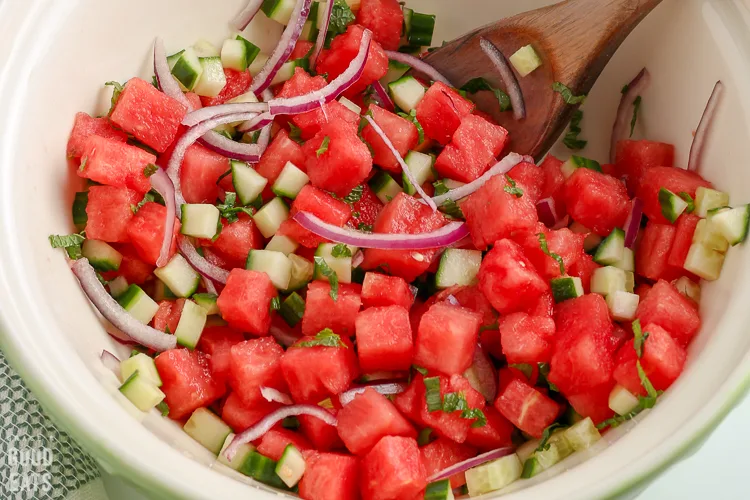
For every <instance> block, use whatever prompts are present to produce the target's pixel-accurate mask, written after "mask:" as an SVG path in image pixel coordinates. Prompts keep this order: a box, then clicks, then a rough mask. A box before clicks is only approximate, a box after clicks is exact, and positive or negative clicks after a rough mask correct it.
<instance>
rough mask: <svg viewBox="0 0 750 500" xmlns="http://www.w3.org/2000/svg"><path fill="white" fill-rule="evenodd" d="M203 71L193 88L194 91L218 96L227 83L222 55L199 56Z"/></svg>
mask: <svg viewBox="0 0 750 500" xmlns="http://www.w3.org/2000/svg"><path fill="white" fill-rule="evenodd" d="M198 60H199V61H200V64H201V68H203V72H202V73H201V75H200V78H198V82H197V83H196V84H195V87H194V88H193V92H195V93H196V94H198V95H200V96H204V97H216V96H217V95H219V92H221V90H222V89H223V88H224V86H225V85H226V84H227V78H226V76H225V75H224V66H222V65H221V58H220V57H199V58H198Z"/></svg>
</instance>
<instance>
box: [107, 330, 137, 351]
mask: <svg viewBox="0 0 750 500" xmlns="http://www.w3.org/2000/svg"><path fill="white" fill-rule="evenodd" d="M107 335H109V336H110V337H112V340H114V341H115V342H117V343H118V344H121V345H124V346H125V347H134V346H136V345H138V344H136V343H135V342H133V341H132V339H131V338H130V337H128V336H126V335H124V334H123V333H122V332H121V331H119V330H115V331H113V332H111V331H109V330H107Z"/></svg>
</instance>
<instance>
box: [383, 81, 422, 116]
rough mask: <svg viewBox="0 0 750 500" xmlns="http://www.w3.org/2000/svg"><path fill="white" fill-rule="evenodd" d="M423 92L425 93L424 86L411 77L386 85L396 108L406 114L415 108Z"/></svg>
mask: <svg viewBox="0 0 750 500" xmlns="http://www.w3.org/2000/svg"><path fill="white" fill-rule="evenodd" d="M425 92H427V91H426V89H425V88H424V85H422V84H421V83H419V81H418V80H417V79H416V78H414V77H413V76H411V75H406V76H402V77H401V78H399V79H398V80H396V81H395V82H391V83H389V84H388V93H389V94H390V95H391V99H393V102H394V103H395V104H396V106H398V107H399V108H401V109H402V110H404V111H406V112H407V113H409V112H411V110H412V109H416V108H417V105H418V104H419V102H420V101H421V100H422V98H423V97H424V95H425Z"/></svg>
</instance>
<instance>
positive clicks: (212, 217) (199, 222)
mask: <svg viewBox="0 0 750 500" xmlns="http://www.w3.org/2000/svg"><path fill="white" fill-rule="evenodd" d="M220 217H221V213H220V212H219V209H218V208H216V207H215V206H213V205H209V204H208V203H199V204H188V203H185V204H183V205H182V226H180V233H182V234H184V235H185V236H192V237H193V238H204V239H211V238H213V237H214V236H216V229H217V227H218V225H219V218H220Z"/></svg>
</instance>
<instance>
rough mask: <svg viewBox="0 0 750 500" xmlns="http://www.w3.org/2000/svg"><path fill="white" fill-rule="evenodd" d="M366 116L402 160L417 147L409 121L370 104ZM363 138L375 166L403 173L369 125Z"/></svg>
mask: <svg viewBox="0 0 750 500" xmlns="http://www.w3.org/2000/svg"><path fill="white" fill-rule="evenodd" d="M399 10H400V9H399ZM366 114H369V115H370V116H371V117H372V119H373V120H374V121H375V123H377V124H378V126H379V127H380V128H381V129H382V130H383V132H385V135H386V136H387V137H388V139H389V140H390V141H391V144H393V147H394V148H396V151H398V154H399V155H401V157H402V158H403V157H404V156H406V153H408V152H409V150H410V149H414V148H415V147H416V146H417V143H418V142H419V132H418V131H417V127H416V126H415V125H414V124H413V123H412V122H410V121H409V120H407V119H405V118H401V117H400V116H398V115H397V114H395V113H391V112H390V111H386V110H385V109H383V108H381V107H380V106H376V105H375V104H370V106H369V107H368V108H367V113H366ZM362 138H363V139H364V140H365V141H366V142H367V144H369V145H370V147H371V148H372V151H373V153H374V157H373V163H375V165H377V166H379V167H380V168H382V169H383V170H388V171H389V172H394V173H397V174H400V173H401V171H402V168H401V164H400V163H399V162H398V160H397V159H396V157H395V156H393V153H392V152H391V150H390V148H388V146H386V144H385V142H383V139H382V138H381V137H380V135H378V133H377V132H375V130H374V129H373V128H372V125H370V124H369V123H368V124H367V125H365V127H364V128H363V129H362Z"/></svg>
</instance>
